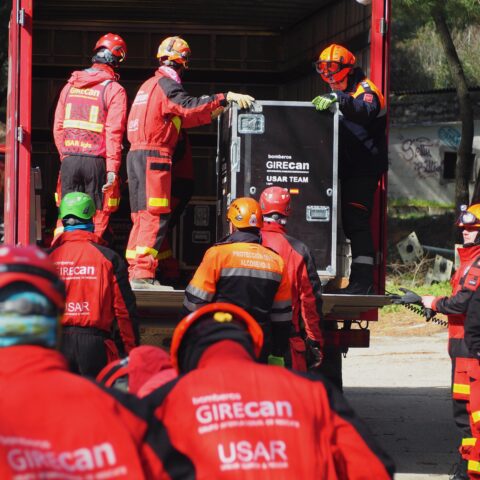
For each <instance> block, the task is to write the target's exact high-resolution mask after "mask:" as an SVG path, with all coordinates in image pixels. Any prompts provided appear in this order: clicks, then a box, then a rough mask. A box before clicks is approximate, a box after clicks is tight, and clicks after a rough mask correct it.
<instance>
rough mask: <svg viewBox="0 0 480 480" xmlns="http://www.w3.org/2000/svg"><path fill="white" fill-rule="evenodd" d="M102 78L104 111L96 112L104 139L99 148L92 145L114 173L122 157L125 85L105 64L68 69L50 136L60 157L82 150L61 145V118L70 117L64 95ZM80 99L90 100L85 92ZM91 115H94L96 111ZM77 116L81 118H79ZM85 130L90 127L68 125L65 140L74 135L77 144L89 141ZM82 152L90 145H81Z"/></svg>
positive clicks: (117, 169) (62, 129)
mask: <svg viewBox="0 0 480 480" xmlns="http://www.w3.org/2000/svg"><path fill="white" fill-rule="evenodd" d="M102 82H108V83H107V85H106V86H105V88H104V90H103V91H102V92H100V93H101V96H102V97H103V98H102V102H101V104H102V105H103V107H104V112H99V114H98V116H99V118H102V117H103V116H104V117H105V119H104V121H103V122H101V123H103V129H102V131H101V134H102V135H103V136H104V142H103V147H102V148H100V149H96V151H95V155H98V156H100V157H104V158H105V159H106V169H107V172H116V173H117V172H118V171H119V170H120V164H121V159H122V140H123V134H124V132H125V124H126V119H127V95H126V93H125V89H124V88H123V87H122V86H121V85H120V84H119V83H118V82H117V76H116V74H115V72H114V71H113V69H112V68H110V67H109V66H108V65H103V64H98V63H95V64H93V65H92V67H91V68H87V69H86V70H81V71H75V72H73V73H72V76H71V77H70V79H69V80H68V83H67V84H66V85H65V86H64V87H63V90H62V91H61V93H60V97H59V99H58V103H57V108H56V110H55V120H54V126H53V136H54V139H55V145H56V146H57V150H58V152H59V154H60V159H61V160H63V158H64V157H65V156H67V155H68V154H76V155H82V153H81V152H80V151H78V148H76V149H75V152H69V148H68V145H67V146H66V145H65V136H66V128H64V121H65V120H66V118H65V117H66V116H67V117H70V115H69V114H68V112H67V115H66V114H65V112H66V106H67V103H70V102H69V101H68V97H69V94H70V93H71V89H72V88H76V89H86V91H87V92H89V90H88V89H90V88H91V87H94V86H97V85H99V84H101V83H102ZM93 93H95V92H93ZM79 98H80V97H79ZM83 100H84V104H85V106H89V104H90V103H92V102H91V100H90V99H89V96H88V95H84V96H83ZM94 103H95V105H94V104H93V103H92V106H93V107H98V105H96V103H98V102H94ZM70 108H71V107H69V109H70ZM94 117H96V115H95V116H94ZM67 120H68V118H67ZM80 120H85V119H83V118H82V119H80ZM94 123H96V122H94ZM99 124H100V123H99ZM87 127H88V126H87ZM89 131H90V130H88V129H86V128H80V129H78V128H69V132H68V137H69V140H70V139H71V138H73V137H75V136H78V139H79V141H80V144H79V146H78V147H79V148H80V145H81V143H82V142H85V144H87V143H89V142H86V139H85V135H88V132H89ZM67 143H68V142H67ZM84 154H86V155H88V154H90V155H91V154H92V152H91V149H90V148H85V149H84Z"/></svg>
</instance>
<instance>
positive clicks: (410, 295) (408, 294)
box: [391, 287, 423, 305]
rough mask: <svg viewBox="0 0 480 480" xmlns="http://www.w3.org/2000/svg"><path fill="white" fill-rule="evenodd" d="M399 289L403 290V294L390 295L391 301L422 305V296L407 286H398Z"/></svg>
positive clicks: (398, 303)
mask: <svg viewBox="0 0 480 480" xmlns="http://www.w3.org/2000/svg"><path fill="white" fill-rule="evenodd" d="M399 290H400V291H401V292H403V295H392V296H391V298H392V303H394V304H396V305H408V304H411V303H413V304H416V305H423V304H422V297H421V296H420V295H418V294H416V293H415V292H412V291H411V290H408V289H407V288H403V287H400V288H399Z"/></svg>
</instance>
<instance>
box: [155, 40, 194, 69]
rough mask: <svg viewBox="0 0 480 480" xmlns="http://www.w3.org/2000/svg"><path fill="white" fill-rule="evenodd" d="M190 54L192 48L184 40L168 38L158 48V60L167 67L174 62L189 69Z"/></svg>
mask: <svg viewBox="0 0 480 480" xmlns="http://www.w3.org/2000/svg"><path fill="white" fill-rule="evenodd" d="M190 54H191V50H190V47H189V46H188V43H187V42H186V41H185V40H184V39H183V38H180V37H167V38H166V39H165V40H162V43H160V45H159V47H158V52H157V58H159V59H160V60H161V61H162V62H163V63H164V64H165V65H171V63H172V62H174V63H178V64H180V65H183V66H184V67H185V68H188V66H187V65H188V60H189V58H190Z"/></svg>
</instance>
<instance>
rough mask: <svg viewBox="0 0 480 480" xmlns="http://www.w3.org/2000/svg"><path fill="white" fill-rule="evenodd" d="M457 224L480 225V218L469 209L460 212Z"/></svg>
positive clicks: (464, 225)
mask: <svg viewBox="0 0 480 480" xmlns="http://www.w3.org/2000/svg"><path fill="white" fill-rule="evenodd" d="M457 225H458V226H459V227H480V220H479V219H478V218H477V217H476V216H475V215H474V214H473V213H472V212H469V211H468V210H467V211H465V212H462V213H460V216H459V217H458V222H457Z"/></svg>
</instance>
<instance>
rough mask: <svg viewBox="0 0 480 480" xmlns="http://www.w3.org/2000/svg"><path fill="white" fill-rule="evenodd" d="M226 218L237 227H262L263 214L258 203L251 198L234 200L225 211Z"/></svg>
mask: <svg viewBox="0 0 480 480" xmlns="http://www.w3.org/2000/svg"><path fill="white" fill-rule="evenodd" d="M227 218H228V220H229V221H230V222H232V224H233V225H235V227H237V228H240V229H241V228H262V227H263V216H262V210H261V209H260V205H259V203H258V202H257V201H256V200H254V199H253V198H248V197H242V198H237V199H236V200H234V201H233V202H232V203H231V204H230V206H229V207H228V211H227Z"/></svg>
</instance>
